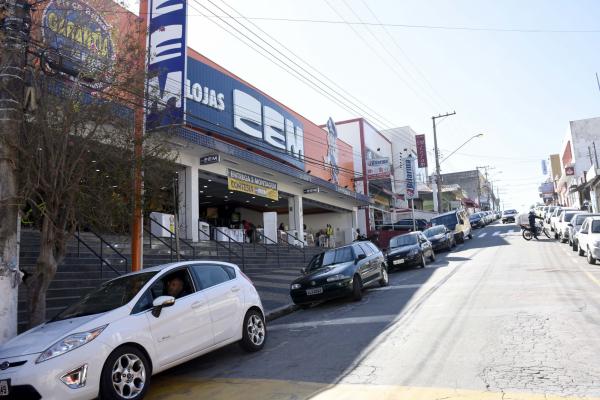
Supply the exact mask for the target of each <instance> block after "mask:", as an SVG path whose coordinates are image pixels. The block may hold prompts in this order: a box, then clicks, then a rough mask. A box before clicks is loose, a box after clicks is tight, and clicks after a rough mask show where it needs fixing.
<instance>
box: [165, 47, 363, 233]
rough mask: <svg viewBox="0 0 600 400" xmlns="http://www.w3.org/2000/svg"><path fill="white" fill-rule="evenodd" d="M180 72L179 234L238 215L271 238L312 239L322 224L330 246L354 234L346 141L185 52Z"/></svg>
mask: <svg viewBox="0 0 600 400" xmlns="http://www.w3.org/2000/svg"><path fill="white" fill-rule="evenodd" d="M187 78H188V79H187V83H186V90H185V94H186V110H187V120H186V123H185V125H184V126H181V127H178V128H176V129H175V135H174V137H173V138H172V139H171V140H173V144H174V145H175V146H176V147H177V150H178V152H179V155H180V156H179V164H180V165H181V167H182V169H181V171H179V174H178V175H179V198H180V202H179V204H180V206H179V213H180V228H181V232H182V233H184V236H185V237H186V238H188V239H191V240H194V241H197V240H203V239H206V234H204V233H203V231H202V230H200V229H199V228H201V227H202V226H203V223H208V224H210V225H211V226H215V227H220V228H223V229H225V228H227V229H242V225H243V224H242V222H243V221H246V223H247V224H251V225H252V226H253V227H255V228H256V229H257V230H261V232H264V235H265V236H267V237H268V239H267V240H272V241H281V240H282V235H283V238H285V239H283V240H288V241H294V240H295V238H298V239H300V240H305V241H306V242H307V243H308V244H312V243H315V242H316V236H317V233H318V232H319V231H321V230H323V231H324V230H325V229H326V227H327V225H331V226H332V227H333V228H334V236H335V242H336V244H338V245H340V244H345V243H348V242H351V241H352V240H353V233H354V231H355V230H356V227H357V215H358V209H359V207H363V206H365V205H367V204H368V197H367V196H366V195H364V194H361V193H356V192H355V191H354V173H353V170H352V166H353V160H352V156H351V155H352V152H353V149H352V147H351V146H350V145H349V144H348V143H345V142H344V141H342V140H341V139H339V138H337V137H335V135H332V134H331V133H330V132H328V131H326V130H325V129H323V128H322V127H319V126H318V125H316V124H314V123H313V122H311V121H309V120H308V119H306V118H304V117H303V116H301V115H300V114H298V113H296V112H294V111H293V110H290V109H289V108H287V107H285V106H284V105H282V104H281V103H279V102H277V101H276V100H274V99H272V98H271V97H269V96H268V95H266V94H265V93H263V92H261V91H259V90H258V89H256V88H254V87H253V86H251V85H250V84H248V83H246V82H244V81H243V80H241V79H240V78H238V77H236V76H235V75H233V74H231V73H230V72H228V71H227V70H225V69H224V68H222V67H220V66H218V65H216V64H215V63H213V62H212V61H210V60H208V59H207V58H205V57H203V56H202V55H200V54H198V53H197V52H194V51H192V50H189V52H188V67H187ZM199 223H200V225H199ZM280 227H282V228H284V229H283V230H284V231H285V232H287V234H282V232H281V230H280V229H279V228H280ZM231 232H237V231H231Z"/></svg>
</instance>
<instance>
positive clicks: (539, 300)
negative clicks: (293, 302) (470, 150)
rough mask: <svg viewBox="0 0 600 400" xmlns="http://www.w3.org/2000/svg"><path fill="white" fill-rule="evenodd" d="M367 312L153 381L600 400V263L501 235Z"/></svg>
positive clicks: (377, 395)
mask: <svg viewBox="0 0 600 400" xmlns="http://www.w3.org/2000/svg"><path fill="white" fill-rule="evenodd" d="M475 236H476V237H475V238H474V239H473V240H470V241H467V242H466V244H464V245H461V246H459V247H458V248H457V249H456V250H455V251H453V252H451V253H447V254H442V255H440V256H439V257H438V259H437V260H436V262H435V263H433V264H429V265H428V266H427V268H425V269H418V270H417V269H415V270H406V271H401V272H397V273H393V274H391V280H390V286H389V287H386V288H378V289H373V290H369V291H368V292H367V293H366V295H365V296H364V298H363V301H362V302H360V303H354V302H350V301H335V302H330V303H325V304H322V305H319V306H315V307H313V308H311V309H308V310H302V311H298V312H296V313H293V314H291V315H288V316H286V317H283V318H280V319H278V320H275V321H273V322H271V324H270V325H269V338H268V343H267V345H266V347H265V349H264V350H263V351H261V352H259V353H256V354H251V355H249V354H246V353H244V352H243V351H242V350H240V349H239V348H238V347H237V346H235V345H234V346H229V347H226V348H224V349H221V350H218V351H216V352H214V353H212V354H209V355H206V356H203V357H200V358H198V359H196V360H193V361H191V362H188V363H186V364H184V365H181V366H179V367H176V368H174V369H172V370H170V371H167V372H165V373H163V374H160V375H157V376H155V377H153V382H152V386H151V390H150V392H149V398H150V399H169V400H172V399H244V400H251V399H257V400H258V399H260V400H268V399H336V400H342V399H369V398H373V399H382V398H390V399H392V398H394V399H396V398H398V399H410V400H414V399H442V398H443V399H503V400H508V399H513V400H514V399H524V400H525V399H527V400H528V399H558V398H561V399H563V398H573V399H575V398H577V399H580V398H599V399H600V357H599V356H600V265H598V266H592V265H588V264H587V263H586V261H585V259H584V258H583V257H579V256H577V255H576V253H574V252H572V251H571V250H570V248H569V247H568V246H567V245H563V244H559V243H557V242H556V241H554V240H550V239H545V240H540V241H539V242H536V241H535V240H533V241H531V242H526V241H524V240H523V239H522V238H521V235H520V232H519V231H518V228H517V227H516V226H515V225H514V224H511V225H501V224H495V225H490V226H488V227H486V228H484V229H480V230H476V231H475Z"/></svg>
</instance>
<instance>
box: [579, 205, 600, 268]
mask: <svg viewBox="0 0 600 400" xmlns="http://www.w3.org/2000/svg"><path fill="white" fill-rule="evenodd" d="M577 241H578V249H579V255H580V256H587V261H588V263H590V264H596V260H597V259H599V258H600V217H588V218H586V219H585V221H584V222H583V225H581V229H580V230H579V233H577Z"/></svg>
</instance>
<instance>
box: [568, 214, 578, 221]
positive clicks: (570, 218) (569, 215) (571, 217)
mask: <svg viewBox="0 0 600 400" xmlns="http://www.w3.org/2000/svg"><path fill="white" fill-rule="evenodd" d="M576 215H577V214H576V213H565V222H571V220H572V219H573V217H574V216H576Z"/></svg>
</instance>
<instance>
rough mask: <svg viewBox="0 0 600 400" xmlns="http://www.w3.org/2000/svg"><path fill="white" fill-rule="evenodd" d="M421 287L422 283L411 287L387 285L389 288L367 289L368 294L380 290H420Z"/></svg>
mask: <svg viewBox="0 0 600 400" xmlns="http://www.w3.org/2000/svg"><path fill="white" fill-rule="evenodd" d="M421 286H423V284H422V283H415V284H413V285H389V286H384V287H378V288H373V289H369V292H373V291H380V290H396V289H417V288H420V287H421Z"/></svg>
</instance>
